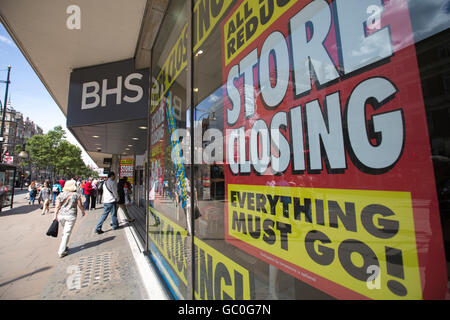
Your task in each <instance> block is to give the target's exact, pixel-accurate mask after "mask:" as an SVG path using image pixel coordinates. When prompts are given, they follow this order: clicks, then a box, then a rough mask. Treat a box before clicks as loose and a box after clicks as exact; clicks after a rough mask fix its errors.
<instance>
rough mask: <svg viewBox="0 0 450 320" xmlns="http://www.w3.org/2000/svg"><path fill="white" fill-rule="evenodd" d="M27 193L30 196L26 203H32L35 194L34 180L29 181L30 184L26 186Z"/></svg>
mask: <svg viewBox="0 0 450 320" xmlns="http://www.w3.org/2000/svg"><path fill="white" fill-rule="evenodd" d="M28 194H29V196H30V200H29V201H28V204H32V205H34V201H36V195H37V187H36V181H32V182H31V183H30V185H29V186H28Z"/></svg>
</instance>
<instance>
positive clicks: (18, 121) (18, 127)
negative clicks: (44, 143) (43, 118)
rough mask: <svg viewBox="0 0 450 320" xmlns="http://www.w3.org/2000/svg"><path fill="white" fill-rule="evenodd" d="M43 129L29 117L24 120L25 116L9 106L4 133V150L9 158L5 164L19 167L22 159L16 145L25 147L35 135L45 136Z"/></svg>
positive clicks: (5, 160)
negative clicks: (18, 154) (17, 152)
mask: <svg viewBox="0 0 450 320" xmlns="http://www.w3.org/2000/svg"><path fill="white" fill-rule="evenodd" d="M2 117H3V110H1V111H0V119H3V118H2ZM43 133H44V131H43V130H42V128H41V127H39V126H38V125H37V124H35V123H34V122H33V121H32V120H30V119H29V118H28V117H26V119H24V117H23V114H22V113H21V112H19V111H16V110H15V109H14V108H12V107H11V105H10V104H8V107H7V109H6V114H5V127H4V132H3V139H4V143H3V150H2V154H4V155H5V156H6V157H7V158H6V159H4V162H5V163H6V162H8V164H13V165H18V164H19V161H20V159H19V158H18V157H17V154H16V152H15V147H16V145H20V146H23V145H24V144H25V143H26V141H27V140H28V139H29V138H31V137H32V136H34V135H37V134H43Z"/></svg>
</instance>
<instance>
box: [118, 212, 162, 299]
mask: <svg viewBox="0 0 450 320" xmlns="http://www.w3.org/2000/svg"><path fill="white" fill-rule="evenodd" d="M117 211H118V212H117V213H118V215H119V216H120V219H121V220H125V219H126V217H125V215H124V214H123V212H122V210H117ZM123 228H124V230H125V235H126V238H127V240H128V244H129V245H130V250H131V252H132V254H133V258H134V261H135V262H136V265H137V267H138V270H139V274H140V275H141V279H142V283H143V284H144V287H145V290H146V291H147V299H148V300H171V298H170V296H169V295H168V294H167V291H166V288H165V287H164V284H163V283H162V282H161V281H160V279H159V277H158V274H157V273H156V272H157V271H156V270H155V268H154V267H153V266H152V265H151V264H150V261H148V259H147V258H146V257H145V256H144V254H142V252H143V250H141V248H139V246H138V244H137V240H136V239H135V238H134V236H133V234H132V232H133V231H134V230H133V231H132V227H131V226H126V227H123Z"/></svg>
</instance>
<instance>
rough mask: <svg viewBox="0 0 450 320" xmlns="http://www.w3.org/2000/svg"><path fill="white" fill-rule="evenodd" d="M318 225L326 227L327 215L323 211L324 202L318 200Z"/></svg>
mask: <svg viewBox="0 0 450 320" xmlns="http://www.w3.org/2000/svg"><path fill="white" fill-rule="evenodd" d="M316 223H317V224H319V225H321V226H324V225H325V214H324V210H323V200H320V199H316Z"/></svg>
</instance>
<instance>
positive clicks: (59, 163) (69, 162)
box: [19, 126, 96, 178]
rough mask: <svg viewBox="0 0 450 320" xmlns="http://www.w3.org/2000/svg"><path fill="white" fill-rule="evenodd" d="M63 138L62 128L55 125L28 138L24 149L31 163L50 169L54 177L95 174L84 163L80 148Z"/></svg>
mask: <svg viewBox="0 0 450 320" xmlns="http://www.w3.org/2000/svg"><path fill="white" fill-rule="evenodd" d="M65 138H66V133H65V131H64V129H63V128H62V127H61V126H57V127H55V128H54V129H53V130H51V131H49V132H48V133H46V134H42V135H35V136H33V137H31V138H30V139H28V140H27V143H26V148H25V150H26V151H27V152H28V154H29V159H30V161H31V163H32V164H33V165H34V166H35V167H37V168H38V169H39V170H43V169H46V170H50V171H51V172H53V177H54V178H56V177H57V176H65V177H74V176H84V177H87V176H95V175H96V173H95V172H93V171H92V170H91V169H90V168H89V167H88V166H86V164H85V163H84V161H83V159H82V157H81V149H80V148H79V147H77V146H76V145H73V144H71V143H70V142H69V141H67V140H66V139H65ZM19 152H20V151H19Z"/></svg>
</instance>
